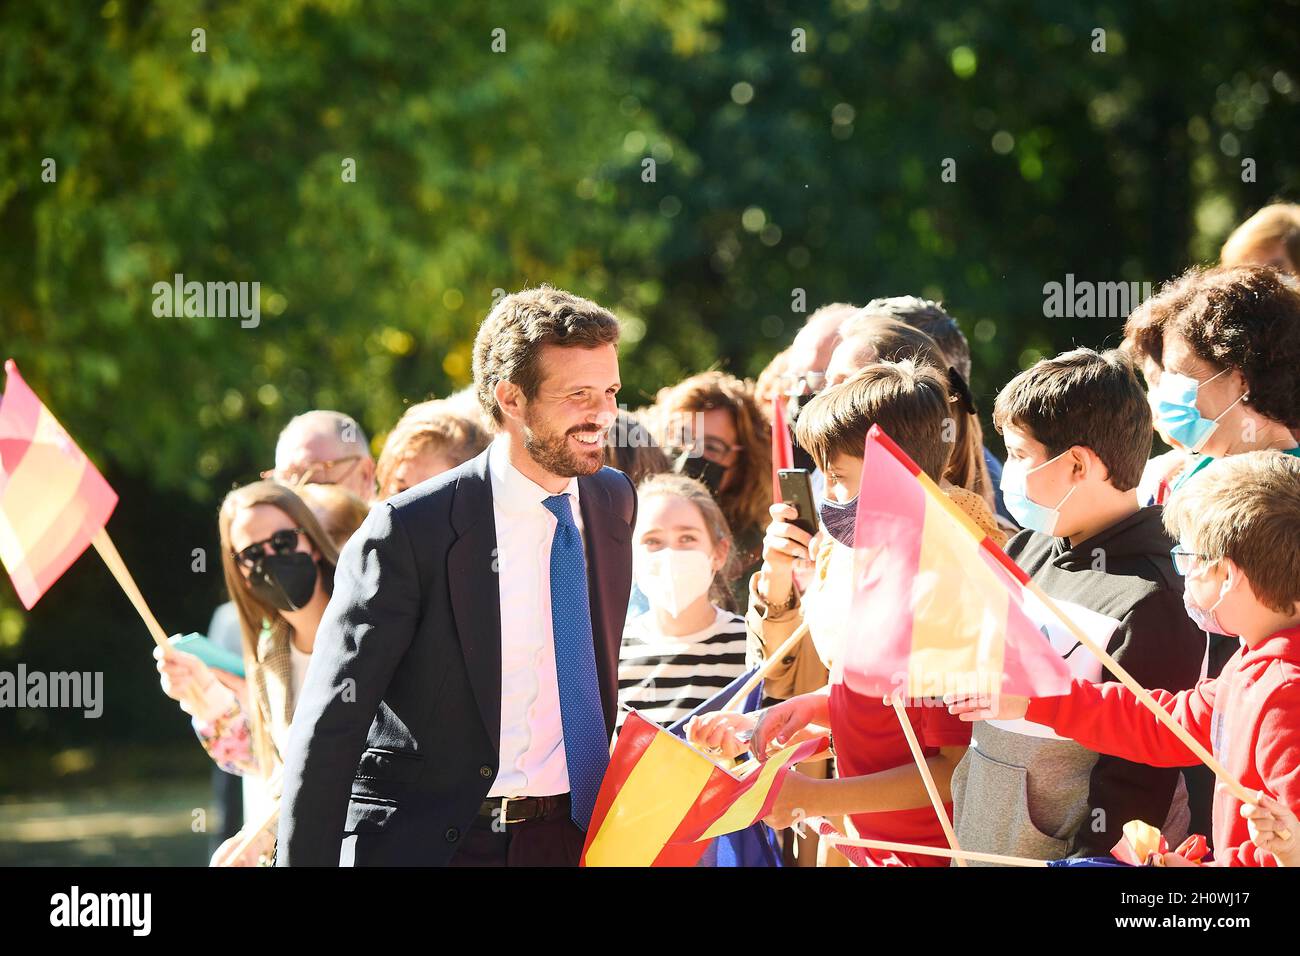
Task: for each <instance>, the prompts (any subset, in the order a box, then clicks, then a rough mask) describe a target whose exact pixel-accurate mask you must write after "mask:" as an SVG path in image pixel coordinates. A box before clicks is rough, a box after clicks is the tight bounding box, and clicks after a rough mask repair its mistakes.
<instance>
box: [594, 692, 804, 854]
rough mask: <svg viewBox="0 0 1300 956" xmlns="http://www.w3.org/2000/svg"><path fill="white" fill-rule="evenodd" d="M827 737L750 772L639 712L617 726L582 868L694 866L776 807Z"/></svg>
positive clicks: (784, 752) (787, 750)
mask: <svg viewBox="0 0 1300 956" xmlns="http://www.w3.org/2000/svg"><path fill="white" fill-rule="evenodd" d="M826 746H827V743H826V738H825V737H821V738H818V739H816V740H809V741H805V742H804V743H801V744H798V745H797V746H793V747H787V748H786V749H785V750H782V751H781V752H780V753H778V754H775V755H773V756H772V757H771V758H769V759H768V760H766V761H765V762H764V763H763V766H762V767H761V768H759V769H757V770H755V771H754V772H752V773H749V774H747V775H745V776H743V777H742V776H738V775H737V774H735V773H733V772H732V771H729V770H725V769H723V768H722V767H720V766H718V765H717V764H716V763H714V762H713V761H712V760H710V759H709V758H708V757H706V756H704V754H702V753H700V752H699V751H698V750H696V749H695V748H694V747H692V746H690V745H689V744H688V743H686V742H685V741H684V740H681V739H679V738H677V737H675V736H673V735H672V734H670V733H669V732H668V731H666V730H663V729H662V728H660V727H657V726H656V725H654V724H652V723H651V722H650V721H648V720H646V719H645V718H644V717H642V716H641V715H640V714H638V713H636V712H635V711H633V712H632V713H631V714H630V715H629V716H628V718H627V720H626V721H625V722H624V724H623V728H622V729H621V730H620V731H619V735H618V742H617V743H616V744H615V745H614V753H613V754H612V755H611V756H610V758H609V769H608V770H607V771H606V772H605V779H604V780H603V781H602V782H601V785H600V793H599V794H598V796H597V797H596V806H595V809H594V810H593V811H592V814H591V826H590V827H589V828H588V830H587V842H586V845H585V846H584V847H583V850H582V865H583V866H694V865H695V863H696V861H697V860H699V858H700V855H701V854H702V853H703V852H704V850H705V848H706V847H707V845H708V841H709V840H711V839H713V838H714V837H716V836H721V835H722V834H724V833H734V832H735V831H737V830H743V829H744V828H746V827H748V826H752V825H753V824H754V823H756V822H757V821H759V820H761V819H763V817H765V816H767V815H768V814H769V813H771V812H772V806H773V804H774V803H775V801H776V795H777V793H778V792H779V791H780V789H781V784H782V783H783V782H784V780H785V775H786V774H787V773H789V771H790V769H791V768H792V767H793V766H794V765H795V764H797V763H800V762H802V761H804V760H807V759H808V758H809V757H811V756H813V755H814V754H817V753H820V752H821V751H823V750H825V749H826Z"/></svg>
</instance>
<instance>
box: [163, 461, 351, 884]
mask: <svg viewBox="0 0 1300 956" xmlns="http://www.w3.org/2000/svg"><path fill="white" fill-rule="evenodd" d="M218 524H219V528H220V534H221V563H222V569H223V571H224V573H225V578H226V587H227V589H228V590H229V592H230V597H231V600H232V601H234V603H235V607H236V609H237V610H238V612H239V623H240V630H241V632H242V634H243V645H244V671H245V681H246V686H245V692H244V693H243V694H239V693H236V692H235V691H234V690H232V689H231V687H230V686H227V684H226V683H225V682H224V681H223V680H219V679H218V677H217V673H216V672H215V671H214V670H212V669H211V668H209V667H208V666H207V665H205V664H204V663H203V662H202V661H200V660H199V659H198V658H197V657H195V656H194V655H192V654H186V653H184V652H181V651H172V652H171V653H169V654H168V655H167V656H166V658H163V656H162V653H161V651H159V652H157V653H156V654H155V655H154V656H155V657H156V658H158V671H159V673H160V674H161V675H162V677H161V682H162V688H163V692H164V693H165V694H167V696H169V697H171V698H173V699H175V700H177V701H180V702H181V709H182V710H184V711H185V712H186V713H189V714H190V715H191V716H192V717H193V722H194V729H195V732H196V733H197V734H198V737H199V741H200V742H201V743H202V744H203V747H204V749H205V750H207V751H208V754H209V755H210V756H211V757H212V759H213V760H214V761H216V762H217V764H218V765H219V766H220V767H221V768H222V769H223V770H226V771H228V772H230V773H236V774H251V775H255V776H258V777H261V778H262V779H264V780H268V781H272V786H271V788H270V789H271V791H272V796H273V798H274V799H278V791H279V785H278V777H279V772H280V767H281V765H282V763H283V759H282V755H283V753H284V748H285V746H286V745H287V743H288V737H289V723H290V721H291V719H292V717H293V709H294V704H295V703H296V698H297V696H298V691H299V690H300V688H301V687H302V684H303V681H304V680H305V679H306V676H307V665H308V664H309V663H310V661H311V652H312V647H313V646H314V644H315V641H316V629H317V627H318V626H319V624H320V620H321V616H322V615H323V614H324V613H325V605H326V604H328V603H329V597H330V593H331V592H332V590H333V585H334V566H335V564H336V563H337V561H338V549H337V547H336V546H335V544H334V542H332V541H331V540H330V538H329V537H328V536H327V535H326V534H325V532H324V531H323V530H322V527H321V523H320V521H318V520H317V518H316V515H315V514H313V512H312V510H311V509H310V508H309V507H308V506H307V505H306V504H305V503H304V502H303V500H302V499H301V498H299V497H298V495H296V494H295V493H294V492H293V491H292V490H290V489H289V488H286V487H285V486H284V485H281V484H279V483H278V482H275V481H258V482H254V483H253V484H251V485H246V486H244V487H243V488H237V489H235V490H234V491H232V492H231V493H230V494H228V495H227V496H226V499H225V501H223V502H222V504H221V511H220V515H219V520H218ZM191 691H195V692H197V697H198V698H199V699H201V700H202V702H203V703H202V706H201V707H199V708H197V709H198V711H199V712H195V708H193V707H192V706H191V705H190V704H189V703H187V702H186V698H187V696H188V695H190V692H191ZM249 822H250V823H253V824H254V825H256V823H258V822H260V821H256V820H253V821H249ZM246 835H247V834H244V833H241V834H236V836H234V837H232V838H231V839H230V840H228V841H226V843H225V844H223V845H222V847H221V848H220V849H219V850H218V851H217V853H216V854H215V855H214V856H213V858H212V861H213V864H214V865H231V866H245V865H252V864H253V863H256V862H258V861H259V859H260V858H262V857H266V856H269V854H270V851H271V849H272V847H273V845H274V839H275V830H274V827H269V828H267V829H266V831H265V832H263V833H261V834H260V835H259V836H258V838H256V839H254V840H253V841H252V843H251V845H249V847H248V848H247V850H246V851H245V852H243V853H241V854H238V857H237V858H234V857H233V856H232V851H234V850H235V849H236V848H237V847H238V846H240V845H241V844H243V843H244V842H245V840H244V837H245V836H246Z"/></svg>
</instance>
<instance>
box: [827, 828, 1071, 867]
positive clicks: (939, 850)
mask: <svg viewBox="0 0 1300 956" xmlns="http://www.w3.org/2000/svg"><path fill="white" fill-rule="evenodd" d="M818 839H820V840H825V841H826V842H827V843H829V844H831V845H832V846H836V845H838V846H863V847H867V848H868V849H871V850H892V851H893V852H895V853H924V854H927V855H928V856H946V857H948V859H950V860H956V861H957V864H958V865H959V866H960V865H961V863H962V859H963V858H965V859H967V860H974V861H975V862H976V863H1002V864H1005V865H1007V866H1047V861H1046V860H1031V859H1029V858H1028V857H1023V856H1003V855H1002V854H1001V853H980V852H978V851H976V850H962V851H961V852H960V853H958V852H957V851H955V850H945V849H943V847H938V846H921V845H920V844H917V843H894V842H893V841H891V840H863V839H858V838H856V837H846V836H838V835H835V834H824V833H823V834H818Z"/></svg>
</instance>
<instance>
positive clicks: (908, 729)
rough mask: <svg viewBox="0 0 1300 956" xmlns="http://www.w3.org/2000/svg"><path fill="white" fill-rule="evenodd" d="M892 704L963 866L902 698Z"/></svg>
mask: <svg viewBox="0 0 1300 956" xmlns="http://www.w3.org/2000/svg"><path fill="white" fill-rule="evenodd" d="M892 703H893V705H894V713H895V714H897V715H898V722H899V723H900V724H901V725H902V726H903V736H904V737H906V738H907V746H908V747H910V748H911V749H912V759H913V760H914V761H916V769H917V770H919V771H921V780H922V781H924V782H925V792H926V793H928V794H929V795H930V804H931V806H933V807H934V812H935V813H936V814H937V815H938V817H939V825H940V826H941V827H943V835H944V836H945V837H947V838H948V845H949V846H950V847H952V849H953V859H954V860H956V861H957V865H958V866H965V865H966V861H965V860H964V859H963V858H962V856H961V854H962V848H961V847H960V846H958V845H957V834H955V833H953V831H952V821H951V820H949V819H948V812H947V811H946V810H944V808H943V800H942V799H941V798H940V796H939V788H938V787H936V786H935V785H934V776H933V775H932V774H931V773H930V765H929V764H928V763H926V762H925V754H923V753H922V752H921V744H920V743H919V742H918V741H917V739H916V731H914V730H913V729H912V722H911V721H910V720H908V719H907V710H906V708H904V707H903V698H902V697H901V696H898V695H895V696H894V698H893V701H892ZM972 859H973V857H972Z"/></svg>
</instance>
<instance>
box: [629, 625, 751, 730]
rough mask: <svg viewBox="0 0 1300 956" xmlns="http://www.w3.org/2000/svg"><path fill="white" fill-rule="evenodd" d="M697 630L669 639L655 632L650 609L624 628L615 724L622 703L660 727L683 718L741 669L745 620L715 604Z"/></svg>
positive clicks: (655, 628) (722, 686) (743, 659)
mask: <svg viewBox="0 0 1300 956" xmlns="http://www.w3.org/2000/svg"><path fill="white" fill-rule="evenodd" d="M714 611H715V612H716V616H715V617H714V619H713V623H712V624H710V625H709V626H708V627H706V628H705V629H704V630H702V631H697V632H696V633H694V634H684V635H682V636H680V637H672V636H669V635H667V634H661V633H660V632H659V628H658V625H657V623H656V621H655V615H654V611H646V612H645V613H644V614H640V615H638V616H636V617H634V618H631V619H630V620H629V621H628V622H627V624H626V625H625V626H624V628H623V646H622V649H621V650H620V651H619V663H618V700H619V704H620V705H626V706H620V707H619V712H618V726H619V727H622V726H623V720H624V718H626V717H627V707H632V708H635V709H636V710H637V711H639V712H640V713H641V716H642V717H645V718H646V719H647V720H651V721H654V722H655V723H656V724H658V725H659V726H660V727H668V726H669V725H671V724H673V723H675V722H676V721H678V720H680V719H681V718H683V717H685V716H686V715H687V714H689V713H690V712H691V711H693V710H694V709H695V708H696V707H698V706H699V705H700V704H702V703H704V702H705V701H706V700H708V699H709V698H710V697H712V696H713V695H714V694H716V693H717V692H718V691H720V690H722V688H724V687H726V686H727V685H728V684H730V683H731V682H732V681H733V680H735V679H736V678H737V677H739V676H740V675H741V674H743V673H745V671H746V667H745V643H746V641H745V619H744V618H743V617H741V616H740V615H739V614H733V613H732V612H730V611H726V610H723V609H722V608H720V607H714Z"/></svg>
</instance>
